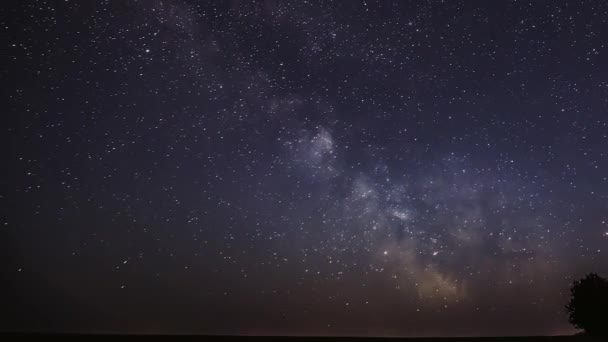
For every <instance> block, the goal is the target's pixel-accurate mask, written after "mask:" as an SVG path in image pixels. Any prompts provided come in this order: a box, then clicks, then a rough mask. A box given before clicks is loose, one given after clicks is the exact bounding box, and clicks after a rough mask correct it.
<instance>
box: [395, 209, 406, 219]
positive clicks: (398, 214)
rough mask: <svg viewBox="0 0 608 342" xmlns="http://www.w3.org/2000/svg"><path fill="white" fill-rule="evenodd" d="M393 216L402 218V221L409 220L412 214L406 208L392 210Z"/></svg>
mask: <svg viewBox="0 0 608 342" xmlns="http://www.w3.org/2000/svg"><path fill="white" fill-rule="evenodd" d="M392 214H393V216H394V217H396V218H398V219H400V220H401V221H407V220H408V219H409V218H410V215H409V214H408V212H407V211H404V210H397V209H395V210H393V212H392Z"/></svg>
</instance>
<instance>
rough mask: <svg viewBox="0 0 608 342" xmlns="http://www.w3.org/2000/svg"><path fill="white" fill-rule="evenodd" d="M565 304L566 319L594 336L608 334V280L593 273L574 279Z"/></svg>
mask: <svg viewBox="0 0 608 342" xmlns="http://www.w3.org/2000/svg"><path fill="white" fill-rule="evenodd" d="M570 295H571V296H570V302H569V303H568V305H566V309H567V310H568V313H569V318H568V321H569V322H570V323H571V324H573V325H574V326H575V327H576V328H578V329H584V330H585V333H587V334H589V335H594V336H608V280H606V279H604V278H602V277H600V276H599V275H597V274H595V273H591V274H588V275H587V276H585V278H583V279H581V280H576V281H575V282H574V283H573V284H572V287H571V288H570Z"/></svg>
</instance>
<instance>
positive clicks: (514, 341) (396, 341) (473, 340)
mask: <svg viewBox="0 0 608 342" xmlns="http://www.w3.org/2000/svg"><path fill="white" fill-rule="evenodd" d="M1 337H57V338H63V337H84V338H87V337H107V338H117V337H121V338H146V337H148V338H149V337H167V338H172V339H173V338H178V339H190V340H201V341H285V340H289V341H294V342H312V341H324V342H485V341H489V342H528V341H538V342H553V341H555V342H579V341H580V342H595V341H606V340H605V339H601V338H593V337H589V336H582V335H578V336H533V337H525V336H522V337H441V338H435V337H421V338H381V337H378V338H374V337H300V336H297V337H287V336H206V335H120V334H46V333H2V334H0V338H1Z"/></svg>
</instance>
